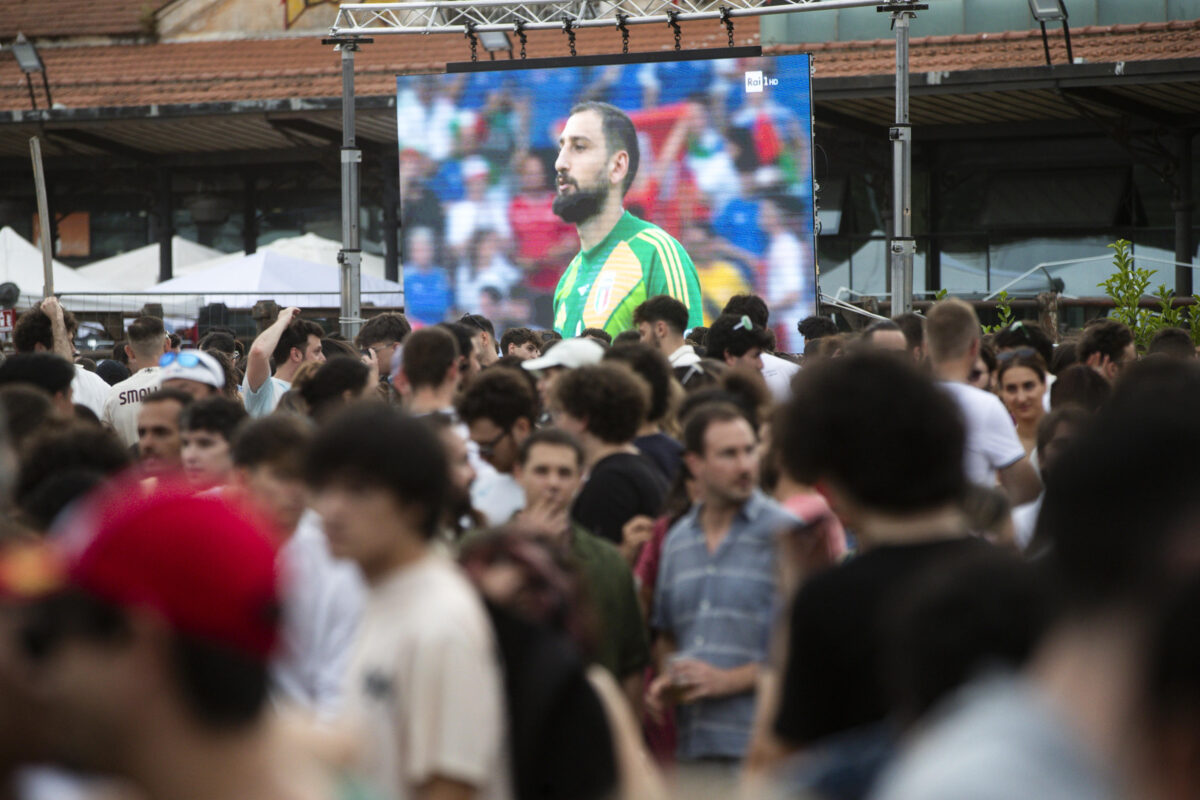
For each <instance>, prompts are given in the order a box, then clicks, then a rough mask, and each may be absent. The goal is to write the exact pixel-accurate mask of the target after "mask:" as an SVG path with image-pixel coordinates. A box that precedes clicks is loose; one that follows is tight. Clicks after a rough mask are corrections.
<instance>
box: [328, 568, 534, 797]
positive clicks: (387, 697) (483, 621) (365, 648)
mask: <svg viewBox="0 0 1200 800" xmlns="http://www.w3.org/2000/svg"><path fill="white" fill-rule="evenodd" d="M346 702H347V708H348V710H349V712H350V715H351V719H352V720H354V721H355V722H357V723H359V724H360V725H361V726H363V728H364V731H363V732H364V733H365V734H366V736H365V738H364V739H363V742H364V744H365V745H366V752H364V759H363V762H364V763H363V771H362V773H361V774H362V775H363V776H364V778H365V779H366V780H367V781H368V783H369V784H370V788H371V789H373V790H374V791H375V792H376V793H377V794H378V795H379V796H380V797H387V798H391V800H408V798H411V797H413V796H414V790H415V788H416V787H417V786H419V785H421V784H422V783H424V782H426V781H428V780H430V779H431V778H433V777H436V776H441V777H444V778H449V779H453V780H457V781H462V782H463V783H467V784H470V785H471V786H474V787H476V788H477V792H476V794H475V797H476V798H478V800H507V798H509V797H511V796H512V788H511V779H510V776H509V767H508V753H507V750H506V747H505V741H506V739H505V737H506V723H505V713H504V690H503V677H502V674H501V667H500V662H499V656H498V653H497V649H496V641H495V637H494V636H493V633H492V626H491V621H490V620H489V618H488V615H487V611H486V610H485V609H484V607H483V602H482V600H481V599H480V597H479V595H478V593H477V592H476V591H475V589H474V587H472V586H471V584H470V583H469V582H468V581H467V579H466V577H465V576H464V575H463V574H462V573H461V572H460V571H459V569H458V567H457V566H455V565H454V563H453V562H451V561H449V560H448V559H447V558H445V557H443V556H441V555H437V554H434V553H431V554H429V555H427V556H425V557H423V558H422V559H421V560H420V561H418V562H416V563H414V564H411V565H409V566H406V567H403V568H401V569H399V570H397V571H396V572H395V573H394V574H392V575H390V576H388V577H387V578H386V579H384V580H383V581H382V582H381V583H379V584H378V585H376V586H372V587H371V593H370V597H369V598H368V600H367V609H366V614H365V615H364V617H363V624H362V628H361V629H360V632H359V638H358V642H357V644H356V646H355V652H354V657H353V659H352V661H351V667H350V672H349V674H348V684H347V693H346Z"/></svg>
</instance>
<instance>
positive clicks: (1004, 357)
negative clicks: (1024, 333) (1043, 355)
mask: <svg viewBox="0 0 1200 800" xmlns="http://www.w3.org/2000/svg"><path fill="white" fill-rule="evenodd" d="M1037 354H1038V351H1037V350H1034V349H1033V348H1032V347H1018V348H1017V349H1016V350H1005V351H1004V352H1003V353H997V354H996V363H998V364H1004V363H1005V362H1008V361H1012V360H1013V359H1014V358H1029V357H1031V356H1036V355H1037Z"/></svg>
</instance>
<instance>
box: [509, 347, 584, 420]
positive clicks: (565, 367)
mask: <svg viewBox="0 0 1200 800" xmlns="http://www.w3.org/2000/svg"><path fill="white" fill-rule="evenodd" d="M602 358H604V347H603V346H601V345H600V344H599V343H597V342H594V341H592V340H591V339H562V340H559V341H557V342H555V343H554V345H553V346H552V347H551V346H549V342H543V343H542V354H541V355H540V356H538V357H537V358H531V359H529V360H527V361H525V362H524V363H523V364H521V366H522V367H523V368H524V369H527V370H529V371H530V372H532V373H533V374H534V375H537V391H538V401H539V404H540V405H541V407H542V409H544V410H546V409H549V408H550V398H551V396H552V395H553V392H554V384H555V383H557V381H558V379H559V378H561V377H562V376H563V375H565V374H566V373H568V372H569V371H571V370H573V369H578V368H579V367H585V366H589V365H592V364H599V363H600V360H601V359H602Z"/></svg>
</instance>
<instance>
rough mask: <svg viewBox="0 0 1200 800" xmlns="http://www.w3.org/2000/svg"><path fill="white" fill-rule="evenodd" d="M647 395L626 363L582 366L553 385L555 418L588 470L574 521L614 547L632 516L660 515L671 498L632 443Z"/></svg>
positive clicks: (656, 472) (663, 481) (659, 475)
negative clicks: (572, 439)
mask: <svg viewBox="0 0 1200 800" xmlns="http://www.w3.org/2000/svg"><path fill="white" fill-rule="evenodd" d="M559 347H562V345H558V346H557V347H555V349H554V350H552V351H551V355H553V354H554V352H556V351H557V350H558V348H559ZM649 395H650V390H649V389H648V388H647V386H646V384H645V381H643V380H642V379H641V378H639V377H638V376H637V375H636V374H634V372H633V371H632V370H630V369H629V368H628V367H626V366H625V365H623V364H612V363H607V364H596V365H594V366H587V367H579V368H577V369H573V370H571V371H570V372H567V373H565V374H563V375H562V376H560V377H559V378H558V380H557V381H556V382H555V384H554V389H553V395H552V398H551V403H550V409H551V416H552V417H553V418H554V422H555V424H556V425H557V426H558V427H560V428H562V429H564V430H566V431H567V432H569V433H571V434H573V435H575V436H577V437H578V438H579V441H580V443H581V444H582V445H583V452H584V454H585V456H586V460H587V467H588V480H587V483H585V484H584V486H583V489H582V490H581V491H580V493H579V496H578V497H577V498H576V500H575V504H574V505H573V506H572V507H571V517H572V519H574V520H575V521H576V522H578V523H579V524H580V525H582V526H583V527H584V528H585V529H587V530H589V531H591V532H592V533H593V534H595V535H596V536H599V537H601V538H602V539H607V540H608V541H610V542H612V543H613V544H618V545H619V544H621V542H622V531H623V529H624V527H625V523H627V522H629V520H631V519H632V518H634V517H636V516H638V515H645V516H649V517H654V516H657V515H658V512H659V510H660V508H661V506H662V503H663V500H664V498H665V497H666V494H667V482H666V479H665V478H663V476H662V473H661V472H659V470H658V468H657V467H656V466H654V464H653V462H651V461H650V460H649V459H647V458H646V457H645V456H643V455H642V454H641V453H640V452H638V449H637V448H636V447H635V446H634V444H633V440H634V438H635V437H636V436H637V433H638V429H639V428H641V426H642V422H643V420H645V418H646V410H647V409H648V408H649V405H650V398H649Z"/></svg>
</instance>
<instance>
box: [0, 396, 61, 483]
mask: <svg viewBox="0 0 1200 800" xmlns="http://www.w3.org/2000/svg"><path fill="white" fill-rule="evenodd" d="M0 413H2V414H3V421H4V430H5V434H6V435H5V439H6V441H7V444H8V445H10V446H11V447H12V448H13V449H14V450H17V451H19V450H20V449H21V448H22V447H24V445H25V442H26V440H28V439H30V438H32V437H33V436H34V435H35V434H37V433H40V432H41V431H42V430H44V429H47V428H52V427H54V426H56V425H60V424H62V422H63V421H64V417H63V416H62V413H61V412H60V411H58V409H57V408H56V407H55V404H54V401H53V400H52V399H51V398H50V394H49V393H48V392H47V391H46V390H45V389H41V388H39V387H37V386H31V385H29V384H27V383H10V384H6V385H0ZM13 471H14V472H15V469H14V470H13Z"/></svg>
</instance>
